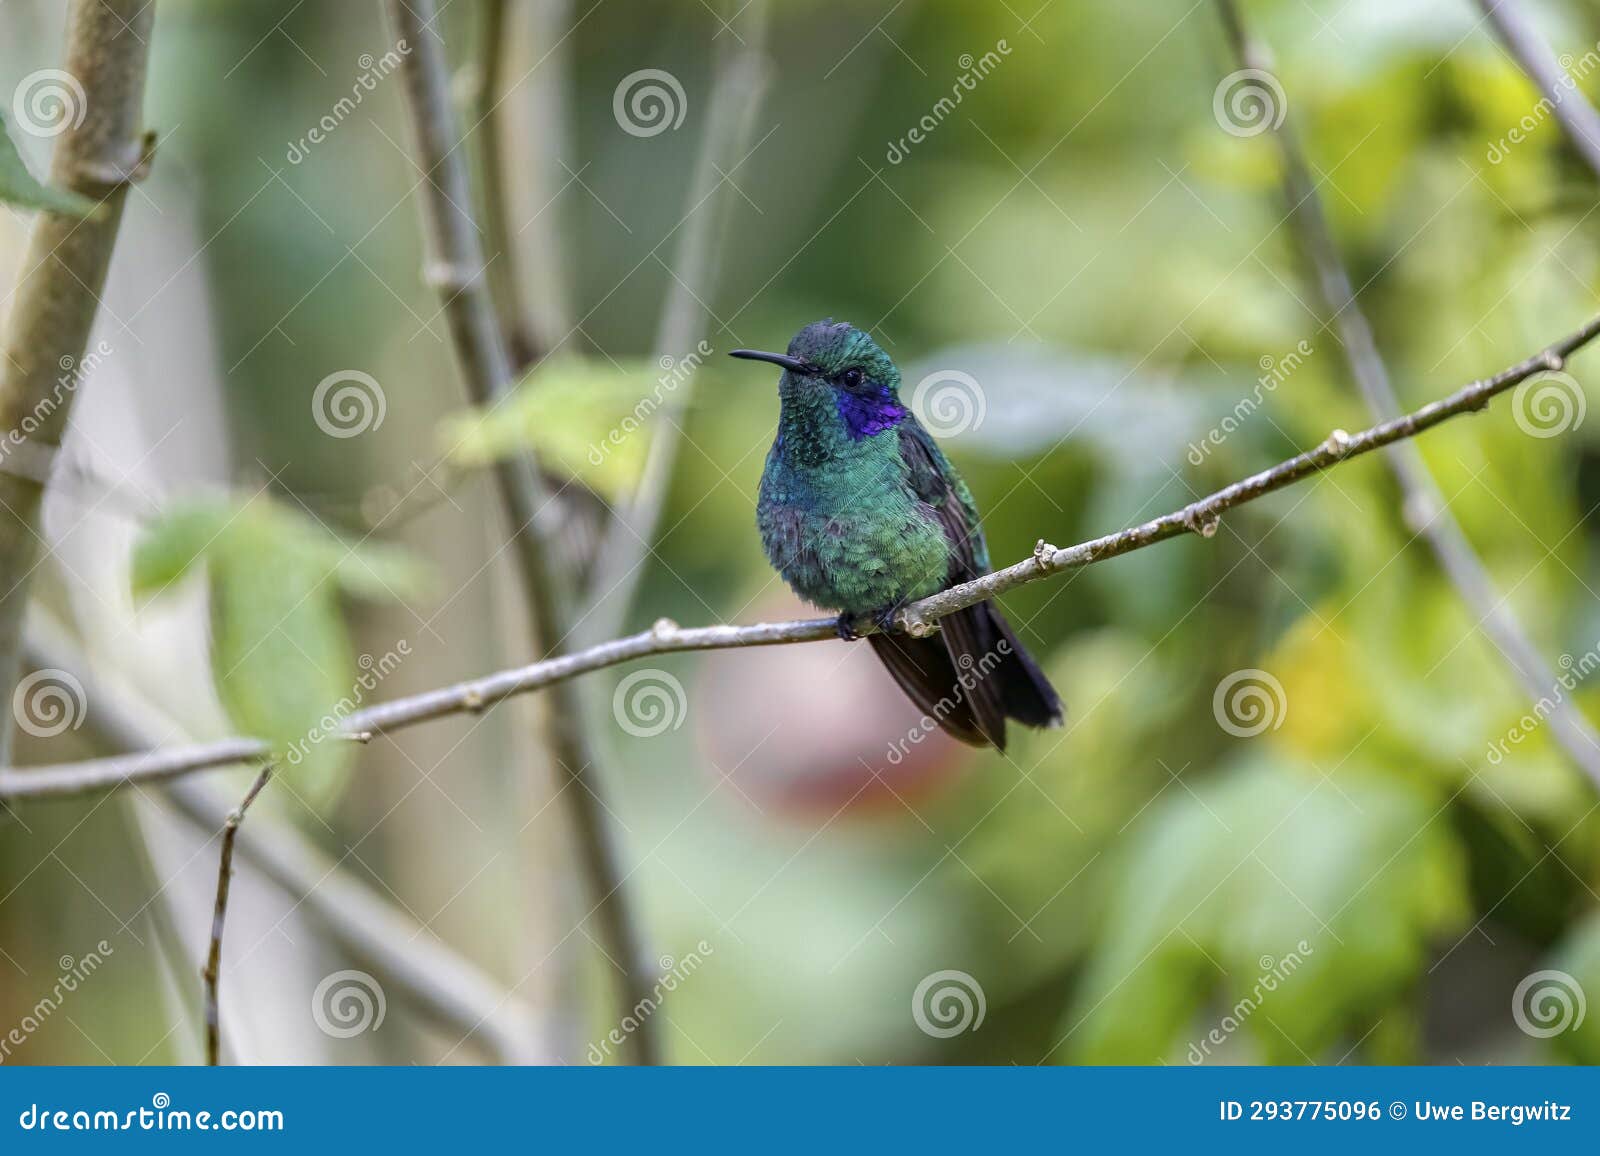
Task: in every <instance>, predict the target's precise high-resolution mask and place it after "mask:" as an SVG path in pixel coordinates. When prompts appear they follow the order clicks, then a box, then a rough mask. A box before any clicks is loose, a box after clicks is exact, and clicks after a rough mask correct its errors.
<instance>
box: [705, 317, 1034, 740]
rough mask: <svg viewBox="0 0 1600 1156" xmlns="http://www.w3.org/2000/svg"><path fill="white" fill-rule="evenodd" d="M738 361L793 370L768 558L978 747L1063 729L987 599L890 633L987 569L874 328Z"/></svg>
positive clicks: (846, 329) (942, 463)
mask: <svg viewBox="0 0 1600 1156" xmlns="http://www.w3.org/2000/svg"><path fill="white" fill-rule="evenodd" d="M731 355H732V356H734V357H742V358H746V359H748V360H753V361H767V362H771V363H772V364H774V365H777V366H781V367H782V369H783V375H782V376H781V377H780V378H779V379H778V399H779V402H780V406H781V408H780V410H779V414H778V434H777V437H776V438H775V439H774V440H773V443H772V449H771V450H770V451H769V452H768V454H767V466H766V470H765V471H764V472H763V473H762V475H761V492H760V497H759V499H758V501H757V503H756V524H757V526H758V528H759V529H760V531H761V542H762V545H763V546H765V547H766V552H767V558H768V559H769V560H770V561H771V562H772V565H773V567H774V568H775V569H776V570H777V571H778V573H779V574H781V575H782V576H783V579H784V581H786V582H787V583H788V584H789V586H790V587H791V588H792V589H793V590H794V592H795V593H796V594H798V595H800V597H802V598H804V599H806V600H807V601H808V602H811V603H813V604H815V605H817V606H820V607H822V608H824V609H827V610H837V611H838V612H839V634H840V637H842V638H845V639H852V638H855V637H856V634H855V631H854V630H853V629H852V627H851V622H852V620H854V619H857V618H860V617H862V616H871V617H872V618H873V619H874V620H875V621H876V622H877V623H878V624H879V625H880V626H881V627H882V628H883V630H882V632H881V633H877V634H871V635H868V642H869V643H870V644H871V646H872V648H873V650H874V651H876V653H877V655H878V657H879V658H880V659H881V660H882V661H883V664H884V666H886V667H888V669H889V673H890V674H892V675H893V676H894V679H895V681H896V682H898V683H899V684H900V687H901V689H902V690H904V691H905V692H906V694H907V695H909V696H910V698H911V701H912V702H914V703H916V704H917V706H918V707H920V708H921V709H922V711H923V712H924V713H925V714H926V715H927V716H929V717H930V718H931V719H932V720H933V721H935V722H936V723H937V724H938V725H939V726H940V728H941V729H943V730H944V731H946V732H948V733H949V734H951V735H953V736H954V737H956V738H958V739H960V740H961V741H962V742H965V743H970V744H972V745H973V746H980V747H981V746H994V747H997V748H999V749H1000V750H1004V749H1005V745H1006V719H1008V718H1012V719H1016V720H1017V721H1018V722H1021V723H1024V724H1026V725H1027V726H1034V727H1048V726H1057V725H1059V724H1060V722H1061V700H1060V698H1059V697H1058V696H1057V695H1056V692H1055V689H1054V688H1053V687H1051V685H1050V683H1049V681H1048V680H1047V679H1046V678H1045V676H1044V673H1043V672H1042V671H1041V670H1040V669H1039V666H1038V664H1037V663H1036V662H1034V660H1033V659H1032V658H1031V657H1030V656H1029V655H1028V653H1027V651H1025V650H1024V649H1023V648H1022V645H1021V643H1019V642H1018V641H1017V636H1016V633H1015V632H1014V631H1013V630H1012V629H1011V626H1010V624H1009V623H1007V622H1006V620H1005V619H1004V618H1003V617H1002V616H1001V614H1000V611H999V610H997V609H996V608H995V607H994V605H993V604H991V603H988V602H980V603H979V604H978V605H976V606H970V607H968V608H967V609H965V610H962V611H958V612H957V613H955V614H952V615H949V616H948V617H946V618H943V619H941V620H940V623H939V626H940V629H939V632H938V633H937V634H935V635H933V636H931V637H928V638H914V637H911V636H910V635H908V634H906V633H904V632H899V631H895V630H893V622H894V616H895V615H896V614H897V613H898V612H899V611H900V609H901V608H902V607H904V606H905V605H906V604H907V603H909V602H913V601H915V600H916V599H918V598H925V597H927V596H928V595H930V594H934V593H937V592H938V591H940V590H943V589H945V588H946V587H948V586H951V585H954V584H955V583H958V582H965V581H968V580H969V579H972V578H977V577H979V576H980V575H982V574H985V573H987V572H988V570H989V550H988V547H987V546H986V545H985V544H984V540H983V531H982V530H981V529H979V527H978V510H977V506H976V505H975V504H974V503H973V500H972V493H971V491H969V490H968V489H967V485H966V483H965V482H964V481H962V480H961V475H960V474H958V473H956V470H955V467H954V466H952V465H951V464H950V462H949V460H948V459H947V458H946V457H945V456H944V453H943V451H941V450H940V449H939V446H938V443H937V442H935V441H934V440H933V437H932V435H930V434H929V433H928V431H927V430H926V429H924V428H923V427H922V425H921V424H920V423H919V422H918V421H917V418H916V415H915V414H913V413H912V412H911V411H910V410H909V409H907V408H906V406H905V405H904V404H902V403H901V401H900V397H899V389H900V371H899V370H898V369H897V368H895V364H894V362H893V361H892V360H890V358H889V355H888V354H886V353H885V352H884V351H883V350H882V349H881V348H879V346H878V344H877V342H875V341H873V340H872V338H871V337H870V336H868V335H867V334H866V333H864V332H863V331H861V330H860V329H857V328H856V327H855V326H853V325H850V324H848V323H844V322H840V323H837V324H836V323H834V322H833V321H832V320H828V321H818V322H816V323H815V324H813V325H808V326H806V327H805V328H804V329H802V330H801V331H800V332H799V333H797V334H796V335H795V338H794V340H793V341H791V342H790V343H789V350H788V352H787V353H761V352H758V351H756V350H750V349H736V350H733V351H732V354H731Z"/></svg>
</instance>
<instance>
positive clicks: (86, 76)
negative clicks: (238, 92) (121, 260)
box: [0, 0, 155, 763]
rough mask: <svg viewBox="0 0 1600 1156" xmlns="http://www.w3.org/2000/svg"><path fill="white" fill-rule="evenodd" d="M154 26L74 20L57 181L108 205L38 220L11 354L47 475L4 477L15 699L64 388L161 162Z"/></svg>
mask: <svg viewBox="0 0 1600 1156" xmlns="http://www.w3.org/2000/svg"><path fill="white" fill-rule="evenodd" d="M154 23H155V4H154V2H153V0H73V2H72V6H71V7H70V8H69V9H68V10H67V56H66V71H67V72H68V73H69V74H70V75H71V76H72V77H73V78H74V79H75V80H76V82H77V83H78V84H79V85H80V86H81V87H82V90H83V102H82V107H81V108H76V107H74V108H71V109H69V110H68V111H67V115H72V116H74V119H75V120H76V116H77V114H79V113H81V114H82V119H81V120H77V121H76V124H75V126H74V127H71V128H68V129H67V130H66V131H65V132H64V133H63V134H62V136H61V139H60V142H59V143H58V144H57V145H56V149H55V153H54V155H53V156H52V157H51V161H50V181H51V183H52V184H54V185H56V186H57V187H60V188H64V189H70V190H71V191H72V192H75V193H79V194H81V195H82V196H85V197H88V198H90V199H92V200H94V201H96V202H98V203H99V206H100V207H99V210H98V211H97V212H96V213H95V215H94V216H93V217H92V218H89V219H82V220H80V219H79V218H77V217H69V216H62V215H60V214H58V213H49V212H41V213H40V214H39V215H38V217H37V218H36V219H35V221H34V224H33V228H32V230H31V231H30V232H29V234H28V246H27V251H26V253H25V254H24V256H23V262H22V274H21V276H20V277H19V279H18V282H17V286H16V289H15V290H14V293H13V297H12V300H13V305H12V309H11V316H10V319H9V322H8V324H7V326H6V334H5V342H4V347H3V349H0V429H3V430H7V431H10V432H11V434H12V435H14V436H19V437H20V436H22V434H23V419H24V418H25V417H30V418H32V420H33V422H36V423H37V424H36V426H35V427H34V429H33V432H31V433H29V434H27V441H26V442H25V443H24V445H25V448H26V450H27V454H28V457H31V458H32V459H34V463H35V464H36V465H38V466H39V467H40V470H39V471H38V472H35V471H31V470H20V471H16V472H9V471H8V472H0V690H3V692H4V693H5V694H7V695H9V694H10V691H11V688H12V686H14V685H15V684H16V680H17V676H18V673H19V671H20V667H21V659H22V620H23V612H24V610H25V609H26V606H27V602H28V588H29V586H30V584H31V578H32V575H33V571H34V568H35V567H36V566H37V564H38V558H39V548H40V538H39V534H38V531H37V529H36V523H37V522H38V517H39V506H40V503H41V502H42V500H43V496H44V486H43V484H42V483H41V482H40V481H39V480H37V479H38V477H41V476H48V469H49V462H50V459H51V456H52V455H53V453H54V451H55V448H56V446H58V445H59V444H60V442H61V436H62V432H63V431H64V430H65V428H66V421H67V413H68V410H69V408H70V406H71V403H72V391H71V390H63V389H62V388H61V387H60V380H61V378H62V377H63V376H64V375H70V373H71V371H72V367H73V366H75V365H76V364H77V363H78V362H79V361H80V360H81V359H82V357H83V351H84V347H85V345H86V344H87V343H88V340H89V330H90V328H91V327H92V326H93V324H94V319H95V313H96V310H97V309H98V307H99V304H100V294H101V293H102V292H104V290H105V281H106V270H107V269H108V268H109V267H110V264H111V251H112V249H113V247H114V246H115V245H116V240H117V229H118V227H119V225H120V224H121V221H122V203H123V200H124V198H125V197H126V194H127V190H128V186H129V184H130V183H131V182H133V181H134V180H136V179H137V178H138V177H139V176H140V174H141V173H142V172H143V170H144V168H145V166H146V164H147V163H148V161H149V159H150V155H149V154H150V150H151V148H152V145H151V143H150V142H149V141H148V140H146V139H145V138H144V136H143V135H142V132H141V127H140V126H141V122H142V111H141V110H142V107H143V104H144V81H145V69H146V63H147V60H148V58H149V42H150V35H151V30H152V28H153V26H154ZM69 379H70V377H69ZM14 452H17V451H14ZM26 460H27V459H26V458H23V457H22V456H21V454H20V453H19V461H26ZM30 475H32V476H30ZM10 749H11V728H10V726H9V725H7V726H3V727H0V763H8V762H10V757H9V756H10Z"/></svg>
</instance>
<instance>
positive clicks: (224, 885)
mask: <svg viewBox="0 0 1600 1156" xmlns="http://www.w3.org/2000/svg"><path fill="white" fill-rule="evenodd" d="M270 778H272V764H271V763H268V764H267V765H266V766H264V767H262V768H261V772H260V773H259V774H258V775H256V778H255V782H253V783H251V784H250V789H249V790H248V791H246V792H245V793H244V798H243V799H241V800H240V801H239V805H238V806H237V807H235V808H234V809H233V810H231V811H229V812H228V818H227V820H226V821H225V822H224V823H223V824H222V854H221V855H220V856H219V857H218V860H217V905H216V907H215V909H214V910H213V911H212V913H211V950H210V952H208V953H207V955H206V966H205V970H204V971H202V972H201V973H200V974H201V976H202V977H203V978H204V980H205V985H206V1063H207V1065H209V1066H210V1067H213V1068H214V1067H216V1066H217V1065H218V1064H219V1063H221V1062H222V1059H221V1056H222V1015H221V1008H220V1004H219V999H218V982H219V981H220V980H221V978H222V924H223V921H224V920H225V919H226V918H227V916H228V891H229V887H230V884H231V881H232V879H233V844H234V841H235V840H236V839H237V838H238V836H239V824H240V823H243V822H244V813H245V812H246V811H248V810H249V809H250V804H251V803H253V802H255V801H256V796H257V795H259V794H260V793H261V788H263V787H265V786H266V785H267V780H268V779H270Z"/></svg>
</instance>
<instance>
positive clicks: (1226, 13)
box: [1217, 0, 1600, 787]
mask: <svg viewBox="0 0 1600 1156" xmlns="http://www.w3.org/2000/svg"><path fill="white" fill-rule="evenodd" d="M1217 6H1218V10H1219V12H1220V14H1221V16H1222V21H1223V25H1224V27H1225V28H1226V29H1227V32H1228V38H1229V41H1230V43H1231V44H1232V46H1233V51H1234V55H1235V56H1236V57H1237V59H1238V62H1239V66H1240V67H1241V68H1253V69H1260V70H1263V71H1265V70H1268V68H1269V65H1270V60H1269V58H1268V54H1267V51H1266V49H1265V48H1264V47H1263V46H1262V45H1261V44H1260V43H1259V42H1258V41H1256V40H1254V39H1252V37H1251V36H1250V34H1249V32H1248V31H1247V30H1246V28H1245V26H1244V23H1243V18H1242V16H1241V14H1240V11H1239V9H1238V7H1237V5H1236V4H1235V3H1234V0H1217ZM1280 83H1281V80H1280ZM1278 111H1279V112H1280V113H1281V114H1282V115H1281V117H1280V119H1279V121H1278V123H1277V125H1276V127H1275V130H1274V134H1273V135H1274V138H1275V139H1276V140H1277V142H1278V145H1279V149H1280V152H1281V153H1282V156H1283V194H1284V198H1285V200H1286V201H1287V203H1288V212H1289V219H1290V223H1291V225H1292V227H1293V229H1294V232H1295V234H1296V236H1297V237H1298V238H1299V240H1300V245H1301V247H1302V248H1303V249H1304V250H1305V253H1306V257H1307V258H1308V259H1309V261H1310V263H1311V266H1312V269H1313V271H1314V273H1315V282H1316V285H1317V288H1318V290H1319V292H1320V293H1321V296H1322V300H1323V303H1324V304H1325V305H1326V307H1327V309H1328V312H1329V313H1330V314H1331V315H1332V316H1331V318H1330V324H1332V325H1333V326H1334V327H1335V329H1336V331H1337V333H1338V335H1339V344H1340V348H1341V349H1342V350H1343V351H1344V356H1345V361H1346V362H1347V363H1348V364H1349V367H1350V373H1351V375H1352V376H1353V377H1354V378H1355V380H1356V385H1357V386H1358V388H1359V389H1360V391H1361V396H1362V398H1363V399H1364V400H1365V401H1366V404H1367V409H1368V410H1369V411H1370V412H1371V414H1372V416H1373V417H1374V418H1375V419H1378V420H1384V419H1388V418H1392V417H1393V416H1394V415H1395V414H1397V413H1399V412H1400V402H1399V399H1398V398H1397V397H1396V396H1395V392H1394V387H1393V385H1392V384H1391V383H1390V380H1389V370H1388V366H1387V365H1385V364H1384V361H1383V357H1382V355H1381V354H1380V353H1379V352H1378V343H1377V340H1376V339H1375V338H1374V337H1373V334H1372V326H1371V325H1370V324H1368V322H1367V318H1366V315H1365V314H1364V313H1363V312H1362V311H1361V307H1360V305H1359V304H1358V303H1357V302H1356V293H1355V287H1354V286H1353V285H1352V283H1351V280H1350V274H1349V271H1348V270H1347V269H1346V268H1345V265H1344V261H1343V259H1342V258H1341V257H1340V255H1339V247H1338V245H1337V244H1336V243H1335V242H1334V239H1333V233H1332V230H1331V229H1330V228H1329V225H1328V218H1327V215H1326V213H1324V212H1323V209H1322V201H1321V198H1320V197H1319V196H1318V194H1317V185H1316V181H1315V180H1314V179H1313V177H1312V173H1311V168H1310V166H1309V165H1308V164H1307V163H1306V159H1305V155H1304V154H1303V153H1302V151H1301V149H1300V145H1299V143H1298V141H1297V140H1296V137H1295V134H1294V127H1293V125H1292V124H1291V120H1290V117H1289V116H1288V109H1287V108H1285V109H1280V110H1278ZM1385 456H1386V458H1387V460H1388V462H1389V468H1390V469H1391V470H1392V471H1393V473H1394V476H1395V481H1396V482H1397V483H1399V486H1400V492H1401V494H1402V496H1403V499H1404V507H1403V509H1404V510H1405V512H1406V516H1407V519H1408V521H1409V523H1410V524H1411V526H1412V528H1413V529H1414V530H1415V531H1416V532H1417V533H1418V534H1420V535H1421V536H1422V537H1423V539H1424V540H1425V541H1426V542H1427V543H1428V545H1429V547H1431V548H1432V550H1433V553H1434V556H1435V557H1436V558H1437V559H1438V562H1439V568H1440V569H1441V570H1442V571H1443V572H1444V574H1445V577H1446V578H1448V579H1449V581H1450V583H1451V584H1452V585H1453V586H1455V588H1456V590H1457V591H1458V592H1459V593H1460V595H1461V598H1462V601H1464V602H1465V603H1466V604H1467V606H1468V607H1469V608H1470V609H1471V611H1472V613H1473V614H1474V615H1475V616H1476V617H1477V619H1478V624H1479V627H1480V628H1481V629H1482V630H1483V632H1484V634H1485V635H1486V636H1487V637H1488V638H1489V641H1490V642H1491V643H1493V644H1494V646H1495V647H1496V648H1497V649H1498V650H1499V651H1500V654H1501V655H1502V656H1503V657H1504V659H1505V661H1506V665H1507V666H1509V667H1510V669H1511V673H1512V674H1513V676H1514V677H1515V678H1516V680H1517V682H1518V683H1519V684H1521V686H1522V688H1523V690H1524V691H1525V692H1526V693H1527V695H1528V697H1529V698H1531V699H1533V700H1534V701H1535V702H1541V701H1553V702H1554V705H1553V707H1552V708H1551V711H1550V730H1551V733H1552V734H1553V735H1554V736H1555V738H1556V741H1557V742H1559V743H1560V744H1561V747H1562V749H1563V750H1565V751H1566V752H1567V755H1568V757H1569V758H1571V760H1572V761H1573V763H1574V764H1576V765H1577V767H1578V769H1579V770H1581V771H1582V772H1583V773H1584V774H1585V775H1587V776H1588V777H1589V778H1590V779H1591V780H1592V781H1593V782H1594V784H1595V785H1596V786H1597V787H1600V734H1596V733H1595V729H1594V728H1593V727H1592V726H1590V725H1589V722H1588V720H1587V719H1585V718H1584V717H1583V715H1582V714H1581V713H1580V712H1579V711H1578V709H1577V708H1576V707H1575V706H1574V705H1573V704H1572V703H1571V702H1570V701H1568V700H1567V699H1566V698H1565V697H1562V696H1560V695H1556V696H1553V697H1552V695H1551V690H1552V689H1553V688H1554V687H1555V686H1556V685H1557V683H1556V675H1555V672H1554V671H1553V670H1551V669H1550V668H1549V667H1548V666H1546V665H1545V662H1544V659H1543V658H1541V657H1540V655H1539V651H1538V648H1537V647H1535V646H1534V644H1533V641H1532V639H1530V638H1529V637H1528V634H1527V632H1526V631H1525V630H1524V629H1523V627H1522V624H1521V623H1520V622H1518V621H1517V617H1516V615H1515V614H1514V613H1513V612H1512V610H1511V608H1510V606H1509V605H1508V604H1507V599H1506V596H1505V595H1504V594H1502V593H1501V592H1500V591H1499V590H1498V589H1496V587H1495V584H1494V580H1493V579H1492V578H1491V577H1490V576H1489V572H1488V570H1487V569H1486V568H1485V567H1484V564H1483V562H1482V561H1481V560H1480V559H1479V558H1478V555H1477V554H1476V553H1475V552H1474V551H1473V549H1472V544H1471V543H1470V542H1469V541H1468V540H1467V536H1466V533H1465V532H1464V531H1463V530H1462V529H1461V524H1460V523H1459V522H1457V521H1456V519H1455V516H1454V515H1453V514H1451V513H1450V510H1449V506H1448V503H1447V502H1446V501H1445V498H1444V494H1443V493H1442V492H1441V491H1440V489H1439V486H1438V484H1437V483H1436V482H1435V481H1434V480H1433V475H1432V474H1431V473H1430V472H1429V471H1428V466H1427V463H1426V462H1425V461H1424V460H1423V457H1422V454H1421V452H1420V451H1419V450H1418V449H1417V447H1416V446H1415V445H1413V444H1412V443H1411V442H1409V441H1406V442H1397V443H1395V444H1393V445H1391V446H1390V447H1389V448H1388V449H1387V450H1386V451H1385Z"/></svg>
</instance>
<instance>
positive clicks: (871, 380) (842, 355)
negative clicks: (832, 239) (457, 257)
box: [729, 318, 907, 441]
mask: <svg viewBox="0 0 1600 1156" xmlns="http://www.w3.org/2000/svg"><path fill="white" fill-rule="evenodd" d="M729 356H731V357H740V358H744V359H745V360H747V361H770V362H771V363H772V364H774V365H779V366H782V367H783V376H782V377H781V378H779V379H778V395H779V397H780V398H782V399H783V402H784V410H785V415H786V417H790V416H798V415H800V414H804V415H806V416H807V417H809V418H811V419H813V420H815V419H817V418H825V417H826V416H827V415H829V413H830V411H831V413H832V414H835V415H837V420H838V421H839V422H841V423H842V425H843V430H844V432H845V433H846V434H848V436H849V437H850V438H851V440H853V441H860V440H861V439H862V438H866V437H874V436H876V435H877V434H880V433H883V432H884V431H885V430H890V429H893V428H894V427H896V426H897V425H899V424H900V422H901V420H902V419H904V418H905V416H906V413H907V410H906V408H905V406H903V405H901V404H900V398H899V396H898V391H899V389H900V371H899V370H898V369H896V368H895V364H894V362H893V361H892V360H891V359H890V357H889V355H888V354H887V353H885V352H884V351H883V350H882V349H881V348H879V346H878V343H877V342H876V341H874V340H872V338H871V337H870V336H869V335H868V334H867V333H865V332H864V331H863V330H860V329H857V328H856V327H855V326H854V325H851V324H850V323H849V322H847V321H840V322H835V321H833V320H832V319H831V318H830V319H828V320H826V321H817V322H814V323H812V324H810V325H807V326H806V327H805V328H804V329H802V330H801V331H800V332H799V333H796V334H795V335H794V340H793V341H791V342H789V350H788V352H787V353H761V352H759V351H757V350H753V349H735V350H733V351H731V353H730V354H729Z"/></svg>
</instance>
